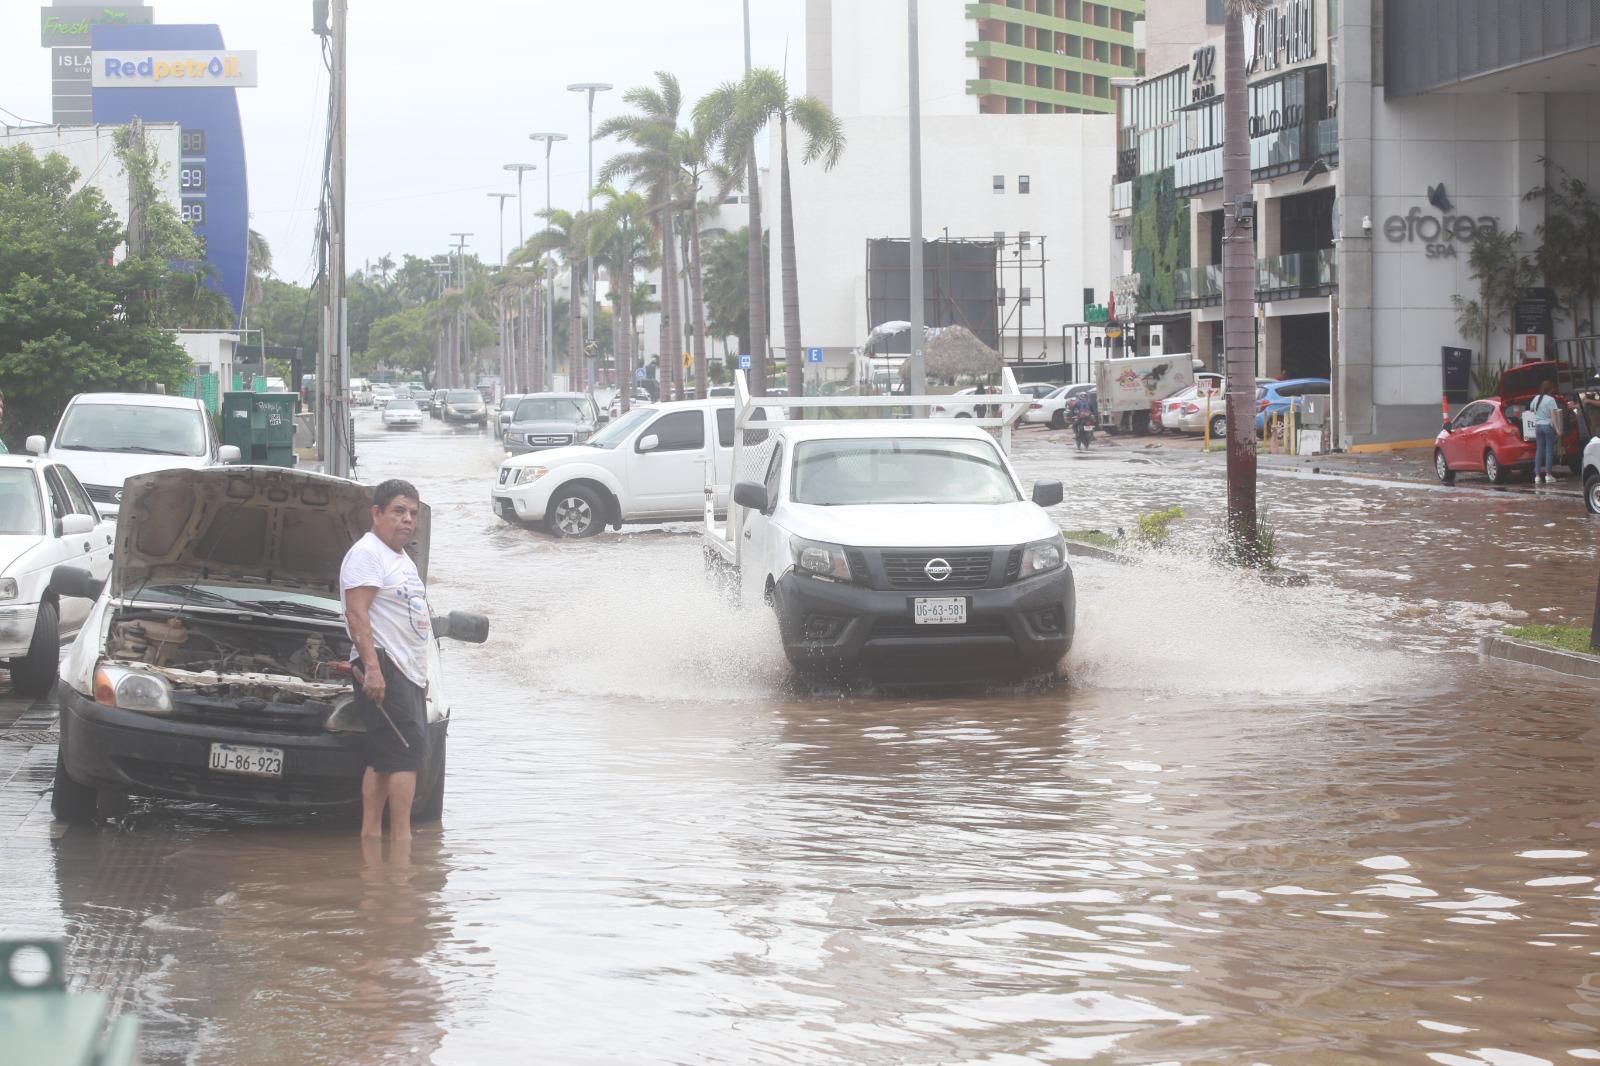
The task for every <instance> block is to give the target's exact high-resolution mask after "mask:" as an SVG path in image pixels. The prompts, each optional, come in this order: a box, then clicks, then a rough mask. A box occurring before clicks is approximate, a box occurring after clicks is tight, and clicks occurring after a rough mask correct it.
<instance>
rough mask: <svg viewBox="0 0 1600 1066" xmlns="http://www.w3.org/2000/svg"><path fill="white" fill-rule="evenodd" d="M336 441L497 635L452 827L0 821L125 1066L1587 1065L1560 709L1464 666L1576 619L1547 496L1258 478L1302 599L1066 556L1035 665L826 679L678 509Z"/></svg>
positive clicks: (1566, 547)
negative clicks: (393, 479)
mask: <svg viewBox="0 0 1600 1066" xmlns="http://www.w3.org/2000/svg"><path fill="white" fill-rule="evenodd" d="M358 431H359V436H360V439H359V441H358V447H359V449H360V451H361V456H360V460H361V474H362V476H363V478H364V479H365V480H369V481H376V480H378V479H380V478H382V477H386V476H396V475H398V476H406V477H409V478H411V479H412V480H414V481H415V482H416V484H417V485H418V487H419V488H420V490H421V492H422V494H423V496H424V498H425V500H426V501H427V502H428V503H430V504H431V505H432V507H433V509H434V534H433V557H432V588H431V597H432V600H433V604H434V607H435V610H440V611H442V610H449V609H452V608H473V609H478V610H484V611H486V612H488V613H489V614H490V616H491V617H492V619H493V627H494V628H493V630H492V631H491V639H490V643H489V644H487V645H485V646H483V647H481V648H480V647H473V646H463V645H446V646H445V652H444V654H445V673H446V691H447V694H448V696H449V700H450V703H451V704H452V706H453V715H452V723H451V730H450V749H451V750H450V759H449V776H448V788H447V794H446V799H445V812H444V819H443V822H442V825H440V826H425V827H422V828H421V829H420V831H419V833H418V836H417V837H416V839H415V840H414V842H413V843H412V844H411V845H410V847H409V849H406V850H403V851H401V852H397V851H396V850H395V848H394V846H393V845H388V844H385V845H384V846H382V847H376V848H374V847H368V848H363V847H362V845H361V843H360V842H359V841H358V840H357V839H356V838H355V835H354V831H353V829H351V828H350V827H349V826H348V825H344V824H336V823H330V822H328V821H325V820H319V819H302V818H285V817H278V816H268V815H260V814H241V813H237V812H229V811H223V810H218V809H214V808H210V807H205V806H199V805H190V806H184V805H171V804H151V805H147V804H139V805H138V806H137V807H136V809H135V811H134V813H133V814H131V815H128V816H126V817H124V818H123V819H121V820H120V821H119V822H117V823H116V824H106V825H101V826H99V827H95V828H82V829H79V828H75V829H72V830H70V831H66V832H63V833H59V834H57V838H55V839H49V838H47V837H45V836H41V837H40V838H39V839H37V840H24V841H13V846H11V847H9V848H8V849H7V850H6V851H5V852H4V854H5V856H6V858H5V863H6V865H5V868H4V870H3V871H0V903H3V905H4V909H3V912H0V913H3V917H0V930H3V932H4V933H5V934H6V935H20V934H22V933H29V934H44V935H63V936H66V937H67V938H68V940H69V944H70V947H71V950H72V953H73V958H74V961H73V969H74V974H75V984H76V985H77V986H78V987H87V988H102V989H106V990H108V991H110V992H112V993H114V995H115V996H116V997H117V1001H118V1003H119V1005H120V1006H121V1008H122V1009H129V1010H135V1011H137V1012H138V1013H139V1014H140V1015H141V1017H142V1018H143V1019H144V1021H145V1049H144V1050H145V1056H146V1061H147V1062H150V1063H160V1064H166V1063H186V1064H219V1066H220V1064H230V1066H231V1064H255V1063H260V1064H268V1063H272V1064H281V1063H322V1062H327V1063H376V1062H394V1063H413V1062H418V1063H421V1062H434V1063H465V1064H476V1063H487V1062H504V1061H512V1062H525V1061H527V1062H535V1061H536V1062H551V1063H616V1062H639V1063H728V1064H750V1063H780V1062H781V1063H838V1062H852V1063H980V1062H981V1063H1024V1062H1066V1061H1094V1062H1129V1063H1151V1062H1183V1063H1244V1062H1271V1063H1291V1062H1354V1061H1370V1062H1385V1063H1393V1062H1438V1063H1446V1064H1460V1063H1492V1064H1497V1066H1502V1064H1513V1063H1516V1064H1520V1063H1535V1062H1571V1061H1582V1060H1586V1059H1600V888H1597V885H1600V882H1597V878H1600V821H1597V819H1600V811H1597V810H1596V805H1595V803H1594V796H1595V787H1596V785H1595V782H1596V758H1595V757H1596V753H1597V751H1600V736H1597V734H1596V732H1595V729H1594V721H1595V715H1596V707H1595V703H1596V701H1595V698H1594V689H1593V687H1592V686H1591V685H1589V684H1584V683H1580V682H1577V681H1569V680H1566V679H1564V678H1562V677H1560V676H1558V675H1555V674H1551V673H1548V672H1543V671H1538V670H1533V669H1529V668H1523V667H1516V666H1511V665H1507V664H1489V663H1480V661H1479V659H1478V657H1477V654H1476V638H1477V636H1478V635H1479V634H1482V633H1487V632H1493V631H1496V630H1497V629H1498V628H1499V627H1501V626H1503V625H1505V624H1508V623H1511V622H1516V621H1519V620H1525V619H1530V618H1532V619H1539V620H1552V621H1578V620H1585V621H1586V620H1587V618H1588V614H1589V611H1590V608H1591V606H1592V602H1593V595H1594V582H1595V577H1596V574H1595V559H1596V553H1595V543H1596V542H1595V529H1596V528H1600V526H1597V525H1595V524H1593V523H1592V522H1591V520H1590V519H1589V517H1588V516H1587V515H1586V514H1585V513H1584V511H1583V509H1582V506H1581V504H1580V503H1578V502H1577V501H1575V500H1573V499H1571V498H1570V497H1567V498H1562V499H1548V498H1540V497H1538V496H1536V495H1534V494H1532V493H1525V492H1524V493H1507V492H1499V491H1494V490H1487V489H1483V490H1479V489H1473V488H1470V487H1463V488H1458V489H1456V490H1454V491H1444V490H1435V489H1427V488H1419V487H1394V486H1387V485H1380V484H1375V483H1371V482H1361V481H1355V480H1341V479H1334V478H1310V477H1285V476H1275V475H1267V474H1264V475H1263V477H1262V479H1261V485H1262V499H1263V506H1264V509H1265V511H1266V513H1267V515H1268V521H1269V523H1270V525H1271V526H1272V528H1273V530H1274V534H1275V538H1276V544H1277V549H1278V552H1279V556H1280V560H1281V561H1282V563H1283V564H1284V565H1286V566H1289V567H1291V568H1293V569H1296V570H1299V571H1302V572H1304V573H1307V574H1310V575H1311V576H1312V578H1313V580H1312V581H1311V583H1310V584H1308V585H1306V586H1305V587H1271V586H1266V585H1263V584H1262V583H1261V582H1260V581H1259V580H1257V579H1255V578H1253V577H1250V576H1244V575H1239V574H1237V573H1233V572H1230V571H1227V570H1224V569H1219V568H1218V567H1215V566H1213V565H1211V564H1209V563H1207V562H1205V561H1204V560H1203V558H1202V557H1200V556H1197V555H1195V554H1192V553H1186V552H1172V553H1167V554H1159V553H1158V554H1153V555H1150V556H1148V557H1145V558H1143V559H1142V561H1140V562H1139V563H1138V564H1137V565H1134V566H1119V565H1115V564H1111V563H1100V562H1093V561H1077V560H1075V561H1074V567H1075V570H1076V573H1077V579H1078V589H1079V610H1078V638H1077V644H1076V646H1075V647H1074V649H1073V651H1072V653H1071V655H1070V656H1069V658H1068V661H1067V669H1066V677H1065V678H1064V680H1063V682H1062V683H1061V684H1059V685H1058V686H1055V687H1053V688H1048V689H1040V690H1026V691H1010V690H1007V691H998V692H970V691H954V692H931V693H930V692H915V693H893V692H890V693H881V694H848V695H846V694H839V693H821V694H816V693H806V692H803V691H801V690H799V689H798V688H797V687H796V686H794V685H792V684H791V683H790V682H789V680H788V677H787V671H786V669H785V664H784V662H783V658H782V655H781V652H780V650H779V648H778V643H777V633H776V625H775V624H774V622H773V621H772V619H771V617H770V615H769V614H768V613H767V612H766V611H765V610H763V609H758V608H748V609H746V610H744V611H742V612H741V611H739V610H737V609H734V608H731V607H729V606H727V605H725V604H724V603H723V602H722V601H721V600H720V599H719V598H718V597H717V596H716V595H715V594H714V593H713V591H712V590H711V589H710V588H709V586H708V585H707V583H706V581H705V578H704V575H703V573H702V563H701V556H700V548H699V544H698V542H697V540H696V538H695V536H694V535H693V530H692V528H691V527H689V526H687V525H685V526H678V527H672V528H670V529H666V530H663V529H660V528H651V527H641V528H630V529H629V530H628V531H626V532H623V533H620V534H618V533H610V532H608V533H605V534H602V535H601V536H600V537H598V538H596V539H594V540H590V541H586V542H576V543H574V542H556V541H554V540H552V539H550V538H549V537H547V536H545V535H543V534H541V533H538V532H534V531H531V530H525V529H522V528H519V527H513V526H511V525H508V524H506V523H503V522H501V521H499V520H498V519H496V518H495V517H494V515H493V514H492V512H491V511H490V508H489V504H488V490H489V485H490V482H491V480H492V478H493V476H494V471H495V468H496V466H497V464H498V462H499V460H500V458H501V455H502V453H501V452H500V451H499V450H498V448H497V447H496V445H495V444H494V442H493V441H492V440H490V439H489V438H488V437H486V436H484V435H482V434H481V433H474V432H471V431H450V430H446V429H443V428H440V427H439V426H438V425H437V423H433V424H430V425H429V426H427V427H426V428H425V429H424V430H423V431H422V432H420V433H412V434H409V435H401V434H398V433H391V434H385V433H384V432H383V431H382V430H381V428H380V427H379V426H378V423H377V421H376V419H375V418H374V417H373V416H372V415H370V414H366V413H364V414H363V415H362V416H361V419H360V422H359V426H358ZM1018 441H1019V443H1018V445H1017V448H1016V459H1017V464H1018V467H1019V469H1020V470H1021V471H1022V472H1023V474H1024V476H1025V478H1026V479H1028V480H1031V479H1032V478H1035V477H1041V476H1050V477H1060V478H1061V479H1062V480H1063V482H1064V483H1065V485H1066V495H1067V499H1066V502H1065V503H1064V504H1062V505H1061V506H1060V507H1058V508H1056V509H1055V514H1056V515H1057V516H1058V517H1059V519H1060V521H1061V524H1062V525H1063V526H1064V527H1066V528H1070V529H1077V528H1091V527H1094V528H1101V529H1105V530H1107V531H1114V530H1115V528H1117V527H1118V526H1121V527H1124V528H1128V529H1132V527H1133V520H1134V518H1135V517H1136V516H1137V515H1138V514H1139V513H1141V512H1146V511H1154V510H1159V509H1162V508H1165V507H1168V506H1173V505H1177V506H1181V507H1183V508H1184V509H1185V512H1186V517H1185V518H1184V519H1183V520H1182V521H1181V522H1179V523H1178V524H1177V526H1176V527H1175V535H1176V536H1177V537H1178V538H1179V540H1180V541H1181V540H1183V539H1184V538H1196V539H1199V538H1203V537H1204V536H1206V535H1207V534H1208V531H1209V530H1210V529H1211V528H1213V526H1214V524H1215V523H1216V521H1217V520H1218V518H1217V516H1218V513H1219V506H1220V503H1221V498H1222V481H1221V478H1220V473H1219V471H1220V467H1217V466H1202V465H1200V464H1199V463H1197V462H1194V461H1172V462H1163V461H1160V460H1156V459H1151V458H1149V457H1145V456H1141V455H1140V454H1139V451H1138V450H1137V449H1133V448H1122V449H1118V450H1116V451H1115V452H1112V451H1097V452H1095V453H1091V454H1090V455H1088V456H1084V457H1079V456H1077V455H1075V454H1074V453H1073V451H1072V449H1071V448H1070V447H1064V446H1060V445H1051V444H1046V443H1044V442H1042V441H1040V440H1038V439H1037V436H1036V435H1032V436H1030V434H1029V433H1027V432H1022V433H1019V434H1018ZM96 960H110V961H106V962H104V963H103V964H97V963H96ZM3 1058H4V1054H3V1052H0V1059H3Z"/></svg>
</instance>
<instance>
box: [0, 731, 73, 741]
mask: <svg viewBox="0 0 1600 1066" xmlns="http://www.w3.org/2000/svg"><path fill="white" fill-rule="evenodd" d="M60 741H61V734H60V733H59V732H57V731H56V730H54V729H0V744H57V743H60Z"/></svg>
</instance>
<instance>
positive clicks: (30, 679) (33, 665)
mask: <svg viewBox="0 0 1600 1066" xmlns="http://www.w3.org/2000/svg"><path fill="white" fill-rule="evenodd" d="M60 662H61V633H60V628H59V624H58V622H57V620H56V606H55V604H53V603H50V602H49V601H46V602H44V603H41V604H40V605H39V617H38V620H37V621H35V622H34V623H33V639H32V640H31V641H30V642H29V643H28V654H27V655H26V656H25V657H23V658H21V659H12V660H11V687H12V688H13V689H15V690H16V692H17V695H19V696H28V697H30V698H32V699H38V698H39V697H41V696H44V695H45V694H47V693H48V692H49V691H50V687H51V686H52V685H54V684H55V683H56V673H57V670H58V669H59V667H60Z"/></svg>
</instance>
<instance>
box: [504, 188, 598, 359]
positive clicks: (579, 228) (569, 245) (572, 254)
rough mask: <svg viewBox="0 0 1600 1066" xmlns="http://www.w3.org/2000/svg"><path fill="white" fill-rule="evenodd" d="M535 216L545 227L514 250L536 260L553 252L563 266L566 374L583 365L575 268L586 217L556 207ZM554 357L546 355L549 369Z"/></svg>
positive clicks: (584, 241)
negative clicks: (566, 286)
mask: <svg viewBox="0 0 1600 1066" xmlns="http://www.w3.org/2000/svg"><path fill="white" fill-rule="evenodd" d="M539 217H540V218H542V219H544V220H545V222H546V223H547V225H546V227H545V228H544V229H542V230H540V231H539V232H538V233H535V234H534V235H533V236H531V237H529V238H528V241H527V243H526V244H524V245H523V246H522V248H519V249H517V251H518V253H519V255H520V254H523V253H526V254H525V258H538V257H539V256H541V255H544V254H546V253H548V252H553V253H555V255H557V256H558V257H560V259H561V262H562V263H563V264H565V265H566V268H567V274H568V275H569V276H570V277H571V279H572V285H571V292H570V298H569V299H568V300H567V310H568V318H569V321H568V322H567V367H568V371H569V373H570V372H571V371H572V370H575V369H576V368H577V367H578V366H580V365H581V364H582V362H583V271H582V270H580V269H579V264H581V263H583V262H584V261H585V260H586V259H587V258H588V254H589V251H588V249H589V243H588V229H589V224H590V218H589V215H588V214H587V213H586V212H583V211H576V212H574V211H565V210H563V209H561V208H559V207H556V208H552V209H550V210H548V211H540V212H539ZM554 355H555V353H553V352H551V353H549V355H548V356H547V358H548V359H549V360H550V367H549V369H551V370H553V369H554V365H555V359H554ZM569 384H571V382H570V381H569Z"/></svg>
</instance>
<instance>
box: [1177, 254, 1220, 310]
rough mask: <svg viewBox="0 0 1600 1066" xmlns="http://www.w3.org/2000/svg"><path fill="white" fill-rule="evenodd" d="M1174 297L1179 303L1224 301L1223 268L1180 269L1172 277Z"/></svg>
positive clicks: (1215, 265) (1217, 265)
mask: <svg viewBox="0 0 1600 1066" xmlns="http://www.w3.org/2000/svg"><path fill="white" fill-rule="evenodd" d="M1172 297H1173V299H1174V300H1177V301H1179V302H1182V301H1185V300H1187V301H1190V302H1198V301H1206V300H1220V299H1222V266H1221V265H1220V264H1216V263H1213V264H1211V265H1208V266H1197V267H1179V268H1178V269H1177V270H1175V271H1173V275H1172Z"/></svg>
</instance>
